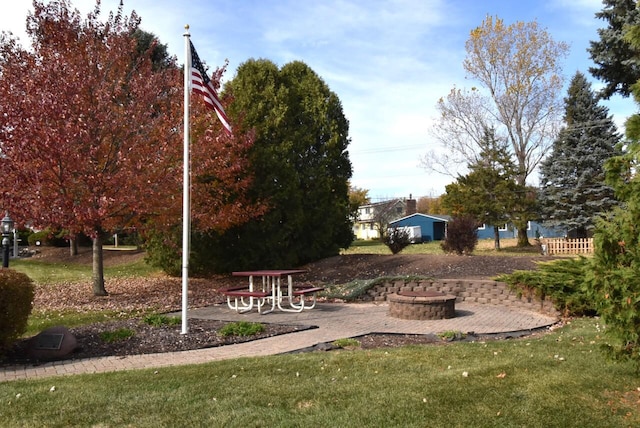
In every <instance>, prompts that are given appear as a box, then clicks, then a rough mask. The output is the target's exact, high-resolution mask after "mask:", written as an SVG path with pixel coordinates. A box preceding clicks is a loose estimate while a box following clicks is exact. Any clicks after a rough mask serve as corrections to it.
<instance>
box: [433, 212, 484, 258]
mask: <svg viewBox="0 0 640 428" xmlns="http://www.w3.org/2000/svg"><path fill="white" fill-rule="evenodd" d="M476 245H478V224H477V222H476V220H475V219H474V218H473V217H470V216H461V217H454V218H453V219H452V220H451V221H450V222H449V223H448V224H447V237H446V238H445V240H444V241H442V244H441V247H442V251H444V252H445V253H456V254H458V255H459V256H461V255H462V254H471V253H473V250H475V248H476Z"/></svg>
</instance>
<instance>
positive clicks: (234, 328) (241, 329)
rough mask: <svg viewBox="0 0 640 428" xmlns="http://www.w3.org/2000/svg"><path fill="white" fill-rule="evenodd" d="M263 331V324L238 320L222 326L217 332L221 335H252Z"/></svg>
mask: <svg viewBox="0 0 640 428" xmlns="http://www.w3.org/2000/svg"><path fill="white" fill-rule="evenodd" d="M263 331H264V325H262V324H260V323H257V322H248V321H238V322H232V323H229V324H227V325H225V326H224V327H222V328H221V329H220V330H219V331H218V333H219V334H220V335H221V336H224V337H227V336H253V335H255V334H258V333H262V332H263Z"/></svg>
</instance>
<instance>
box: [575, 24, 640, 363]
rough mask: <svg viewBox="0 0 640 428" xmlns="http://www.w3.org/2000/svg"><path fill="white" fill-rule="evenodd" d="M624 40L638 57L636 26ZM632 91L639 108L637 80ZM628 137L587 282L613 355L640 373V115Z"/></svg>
mask: <svg viewBox="0 0 640 428" xmlns="http://www.w3.org/2000/svg"><path fill="white" fill-rule="evenodd" d="M625 37H627V40H629V42H630V43H631V46H633V47H634V48H635V49H636V52H640V25H636V26H632V27H628V28H627V29H626V35H625ZM632 91H633V97H634V99H635V101H636V102H638V103H640V81H638V82H637V83H636V84H634V85H633V86H632ZM626 136H627V139H628V141H626V144H627V147H626V150H625V152H624V153H623V154H621V155H619V156H616V157H613V158H611V159H609V160H608V161H607V163H606V179H607V183H609V184H611V186H612V187H613V188H614V189H615V195H616V197H617V198H618V199H619V200H620V201H621V205H619V206H617V207H615V208H614V209H613V210H612V212H611V213H609V215H608V216H607V218H606V219H602V220H600V221H598V223H597V229H596V232H595V234H594V246H595V254H594V257H593V264H592V267H593V268H592V269H591V270H590V271H589V272H588V277H587V278H588V281H589V282H588V289H589V290H591V291H592V293H593V294H592V296H593V297H594V299H595V301H596V302H597V305H598V307H597V309H598V313H599V314H600V315H601V316H602V319H603V321H604V323H605V324H606V325H607V332H608V334H609V335H612V336H614V337H616V338H617V339H618V343H617V346H611V348H610V349H611V351H612V352H613V353H614V355H616V356H618V357H621V358H623V359H631V360H633V361H634V362H635V363H636V364H637V367H638V369H640V299H638V296H639V295H640V233H639V227H638V225H640V175H638V165H640V114H635V115H633V116H631V117H630V118H629V119H628V120H627V123H626Z"/></svg>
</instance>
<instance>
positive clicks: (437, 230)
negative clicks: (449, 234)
mask: <svg viewBox="0 0 640 428" xmlns="http://www.w3.org/2000/svg"><path fill="white" fill-rule="evenodd" d="M450 219H451V217H450V216H446V215H432V214H422V213H413V214H411V215H407V216H405V217H402V218H399V219H397V220H395V221H392V222H391V223H389V227H392V228H395V227H415V226H419V227H420V235H421V237H422V242H430V241H441V240H443V239H444V237H445V234H446V231H447V222H448V221H449V220H450Z"/></svg>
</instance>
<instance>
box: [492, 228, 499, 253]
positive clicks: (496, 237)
mask: <svg viewBox="0 0 640 428" xmlns="http://www.w3.org/2000/svg"><path fill="white" fill-rule="evenodd" d="M493 236H494V241H493V248H495V249H496V250H499V249H500V229H499V228H498V226H493Z"/></svg>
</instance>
